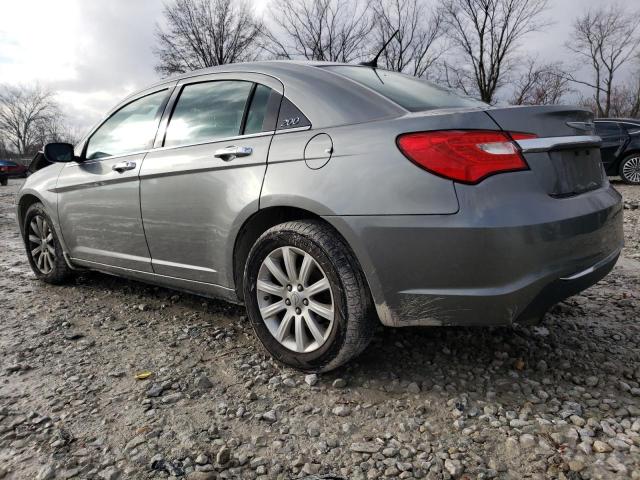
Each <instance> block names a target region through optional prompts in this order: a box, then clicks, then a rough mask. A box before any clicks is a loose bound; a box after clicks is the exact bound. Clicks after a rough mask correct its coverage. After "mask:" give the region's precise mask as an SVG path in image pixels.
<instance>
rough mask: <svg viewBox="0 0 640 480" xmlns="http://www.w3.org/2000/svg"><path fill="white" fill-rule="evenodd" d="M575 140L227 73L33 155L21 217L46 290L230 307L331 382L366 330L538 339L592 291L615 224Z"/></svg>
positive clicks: (292, 361) (287, 65)
mask: <svg viewBox="0 0 640 480" xmlns="http://www.w3.org/2000/svg"><path fill="white" fill-rule="evenodd" d="M592 128H593V119H592V116H591V114H590V113H589V112H588V111H586V110H584V109H581V108H575V107H563V106H543V107H508V108H502V107H491V106H489V105H486V104H483V103H480V102H478V101H475V100H472V99H469V98H463V97H459V96H456V95H454V94H452V93H450V92H449V91H446V90H442V89H440V88H437V87H435V86H433V85H431V84H429V83H426V82H424V81H421V80H419V79H417V78H413V77H410V76H406V75H403V74H399V73H394V72H390V71H386V70H381V69H377V68H371V67H368V66H354V65H344V64H330V63H308V62H256V63H246V64H236V65H227V66H223V67H216V68H211V69H206V70H200V71H196V72H191V73H188V74H185V75H182V76H179V77H176V78H173V79H170V80H165V81H162V82H161V83H158V84H156V85H154V86H152V87H150V88H148V89H146V90H144V91H141V92H138V93H136V94H134V95H132V96H130V97H128V98H126V99H125V100H123V101H122V102H121V103H120V104H119V105H118V106H117V107H116V108H114V109H113V110H112V111H111V112H110V113H108V114H107V116H106V117H105V118H104V120H103V121H102V122H100V123H99V124H98V125H97V126H96V127H95V128H94V129H93V130H92V131H91V132H90V133H89V134H88V135H87V137H86V138H85V139H83V140H82V141H81V142H80V143H79V144H78V145H76V146H75V147H72V146H71V145H68V144H59V143H58V144H49V145H47V146H46V147H45V151H44V154H45V156H46V158H47V159H48V160H49V161H51V162H54V163H53V164H52V165H50V166H47V167H46V168H42V169H41V170H39V171H37V172H35V173H34V174H33V175H31V176H30V177H29V178H28V179H27V181H26V183H25V184H24V187H23V188H22V189H21V191H20V193H19V195H18V205H17V213H18V215H17V218H18V222H19V225H20V228H21V231H22V234H23V238H24V242H25V245H26V251H27V255H28V259H29V262H30V264H31V267H32V268H33V271H34V272H35V274H36V276H37V277H38V278H40V279H42V280H44V281H46V282H50V283H60V282H63V281H64V280H65V279H67V278H68V277H69V276H70V275H71V274H72V273H73V271H74V270H79V269H91V270H98V271H102V272H106V273H110V274H116V275H120V276H123V277H128V278H132V279H137V280H141V281H144V282H149V283H154V284H158V285H164V286H168V287H171V288H175V289H180V290H184V291H188V292H194V293H197V294H200V295H205V296H210V297H222V298H223V299H226V300H229V301H233V302H238V303H244V304H245V305H246V308H247V311H248V318H249V321H250V322H251V324H252V326H253V328H254V330H255V333H256V335H257V337H258V338H259V339H260V341H261V342H262V343H263V345H264V346H265V348H266V349H267V350H268V351H269V352H270V353H271V354H272V355H273V356H274V357H275V358H276V359H277V360H279V361H281V362H284V363H286V364H288V365H291V366H294V367H296V368H299V369H302V370H305V371H327V370H330V369H333V368H335V367H337V366H338V365H341V364H343V363H344V362H346V361H348V360H349V359H351V358H353V357H354V356H356V355H357V354H358V353H360V352H361V351H362V350H363V349H364V348H365V347H366V345H367V343H368V342H369V340H370V339H371V336H372V334H373V331H374V329H375V324H376V322H377V321H378V319H379V321H381V322H382V323H383V324H384V325H387V326H393V327H401V326H416V325H423V326H424V325H477V326H485V325H511V324H513V323H518V322H520V323H523V322H535V321H538V320H539V319H540V318H541V317H542V316H543V315H544V314H545V312H546V311H547V310H548V309H549V308H550V306H552V305H553V304H554V303H556V302H558V301H560V300H562V299H564V298H566V297H568V296H570V295H573V294H575V293H577V292H579V291H581V290H583V289H585V288H587V287H588V286H590V285H592V284H593V283H595V282H596V281H598V280H599V279H600V278H602V277H603V276H605V275H606V274H607V273H608V272H609V271H610V270H611V269H612V267H613V265H614V264H615V262H616V259H617V257H618V255H619V253H620V249H621V247H622V243H623V237H622V208H621V197H620V195H619V194H618V193H617V192H616V190H614V189H613V188H612V187H611V186H610V185H609V183H608V181H607V178H606V176H605V175H604V172H603V169H602V165H601V161H600V150H599V144H600V138H599V137H597V136H594V135H593V131H592V130H590V129H592Z"/></svg>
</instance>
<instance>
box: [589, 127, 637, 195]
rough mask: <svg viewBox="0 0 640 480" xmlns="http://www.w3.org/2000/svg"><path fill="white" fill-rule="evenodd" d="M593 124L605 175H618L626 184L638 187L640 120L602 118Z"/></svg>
mask: <svg viewBox="0 0 640 480" xmlns="http://www.w3.org/2000/svg"><path fill="white" fill-rule="evenodd" d="M595 124H596V135H598V136H599V137H601V138H602V147H601V155H602V163H603V164H604V168H605V170H606V172H607V175H610V176H615V175H620V177H622V180H623V181H625V182H626V183H630V184H632V185H640V120H632V119H627V118H606V119H605V118H603V119H599V120H596V121H595Z"/></svg>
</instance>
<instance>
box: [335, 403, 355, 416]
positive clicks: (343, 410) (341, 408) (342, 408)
mask: <svg viewBox="0 0 640 480" xmlns="http://www.w3.org/2000/svg"><path fill="white" fill-rule="evenodd" d="M331 413H333V414H334V415H337V416H338V417H346V416H348V415H349V414H350V413H351V409H350V408H349V407H347V406H346V405H338V406H337V407H335V408H334V409H333V410H332V411H331Z"/></svg>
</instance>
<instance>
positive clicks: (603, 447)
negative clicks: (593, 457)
mask: <svg viewBox="0 0 640 480" xmlns="http://www.w3.org/2000/svg"><path fill="white" fill-rule="evenodd" d="M592 448H593V451H594V452H596V453H607V452H611V451H612V450H613V448H611V445H609V444H608V443H605V442H602V441H600V440H596V441H595V442H593V446H592Z"/></svg>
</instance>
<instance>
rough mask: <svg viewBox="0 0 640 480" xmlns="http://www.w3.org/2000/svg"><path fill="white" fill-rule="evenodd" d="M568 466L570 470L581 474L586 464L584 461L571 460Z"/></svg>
mask: <svg viewBox="0 0 640 480" xmlns="http://www.w3.org/2000/svg"><path fill="white" fill-rule="evenodd" d="M567 464H568V465H569V470H571V471H572V472H581V471H582V470H584V462H583V461H582V460H579V459H575V458H574V459H573V460H569V462H568V463H567Z"/></svg>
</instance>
